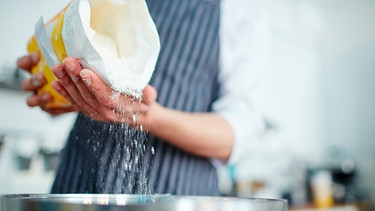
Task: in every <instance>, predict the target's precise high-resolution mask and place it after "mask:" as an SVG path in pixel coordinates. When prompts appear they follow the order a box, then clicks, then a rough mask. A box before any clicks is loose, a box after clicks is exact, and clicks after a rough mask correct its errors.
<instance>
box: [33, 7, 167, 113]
mask: <svg viewBox="0 0 375 211" xmlns="http://www.w3.org/2000/svg"><path fill="white" fill-rule="evenodd" d="M28 51H29V52H34V51H40V53H41V60H40V62H39V64H38V65H36V66H35V67H34V68H33V70H32V73H36V72H38V71H43V72H44V74H45V77H46V79H47V81H48V84H47V85H46V86H45V87H43V88H42V89H41V90H40V92H50V93H51V94H52V96H53V97H54V101H53V102H52V103H51V104H50V105H49V106H50V107H55V108H56V107H68V106H70V105H69V103H68V102H67V101H66V100H65V99H64V98H62V97H61V96H60V95H59V94H58V93H57V92H56V91H55V90H53V89H52V88H51V86H50V85H51V83H52V82H53V81H54V80H56V79H55V77H54V75H53V73H52V71H51V68H52V67H53V65H55V64H58V63H61V62H62V60H63V59H64V58H65V57H66V56H69V57H74V58H77V59H78V60H79V62H80V63H81V64H82V66H83V67H84V68H88V69H91V70H93V71H95V72H96V73H97V74H98V75H99V76H100V77H101V78H102V79H103V80H104V81H105V82H106V83H107V84H108V85H110V86H111V87H112V89H113V90H115V91H117V92H121V93H124V94H128V95H132V96H134V97H137V98H139V97H141V93H142V89H143V88H144V87H145V86H146V85H147V83H148V82H149V80H150V78H151V76H152V73H153V71H154V68H155V64H156V61H157V58H158V55H159V51H160V42H159V35H158V33H157V30H156V26H155V23H154V22H153V20H152V18H151V16H150V14H149V11H148V8H147V5H146V2H145V1H144V0H72V1H71V2H70V3H69V4H68V5H67V7H66V8H64V9H63V10H62V11H61V12H60V13H58V14H57V15H56V17H54V18H53V19H52V20H50V21H49V22H48V23H44V22H43V19H42V18H41V19H40V20H39V21H38V23H37V24H36V25H35V35H34V36H33V37H32V38H31V39H30V41H29V43H28Z"/></svg>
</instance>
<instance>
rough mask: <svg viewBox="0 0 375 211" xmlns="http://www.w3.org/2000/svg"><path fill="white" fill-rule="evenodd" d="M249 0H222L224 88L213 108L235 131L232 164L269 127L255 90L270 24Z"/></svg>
mask: <svg viewBox="0 0 375 211" xmlns="http://www.w3.org/2000/svg"><path fill="white" fill-rule="evenodd" d="M247 2H249V1H247V0H227V1H226V0H223V1H222V13H221V16H222V17H221V29H220V30H221V31H220V36H221V43H220V45H221V53H220V54H221V55H220V56H221V58H220V61H221V69H220V74H219V82H220V83H221V88H220V96H219V98H218V99H217V100H216V101H215V102H214V104H213V111H214V112H216V113H217V114H219V115H221V116H222V117H223V118H224V119H225V120H226V121H227V122H228V123H229V124H230V125H231V127H232V129H233V132H234V145H233V148H232V153H231V157H230V159H229V161H228V164H235V163H237V162H238V161H240V160H241V158H243V156H244V155H246V153H247V150H248V149H249V145H251V142H253V141H256V140H258V139H259V137H260V135H261V134H262V132H263V131H264V128H265V124H264V121H263V118H262V115H261V113H260V112H259V109H258V108H257V104H256V102H255V100H254V92H255V91H256V88H257V87H258V85H259V82H261V81H262V76H263V72H264V70H265V68H266V65H267V62H266V58H267V49H268V48H267V45H268V42H267V40H268V39H267V34H268V33H267V24H266V22H265V21H264V20H263V19H262V18H261V17H260V16H259V14H257V13H256V12H257V11H256V10H255V9H254V8H252V7H251V5H249V4H248V3H247ZM215 163H217V161H216V162H215Z"/></svg>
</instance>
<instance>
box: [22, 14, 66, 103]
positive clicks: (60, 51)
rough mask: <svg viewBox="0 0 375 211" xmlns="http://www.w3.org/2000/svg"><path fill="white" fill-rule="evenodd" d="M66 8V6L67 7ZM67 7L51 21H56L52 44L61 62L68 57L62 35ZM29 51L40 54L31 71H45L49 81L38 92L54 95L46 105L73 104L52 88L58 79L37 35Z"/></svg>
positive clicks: (28, 46)
mask: <svg viewBox="0 0 375 211" xmlns="http://www.w3.org/2000/svg"><path fill="white" fill-rule="evenodd" d="M65 9H66V8H65ZM65 9H64V10H63V11H62V12H60V13H58V14H57V15H56V16H55V17H54V18H53V19H52V20H51V21H50V22H49V23H47V24H52V23H54V24H55V25H54V27H53V30H52V34H51V44H52V47H53V49H54V51H55V54H56V56H57V58H58V59H59V61H60V62H62V60H63V59H64V58H65V57H66V51H65V47H64V43H63V40H62V37H61V31H62V25H63V22H64V11H65ZM27 51H28V52H29V53H31V52H38V53H39V55H40V61H39V63H38V64H37V65H35V66H34V67H33V68H32V71H31V73H32V74H35V73H38V72H43V74H44V77H45V78H46V81H47V83H46V84H45V85H44V86H43V87H42V88H40V89H39V90H38V93H40V94H42V93H46V92H47V93H50V94H51V96H52V97H53V99H52V101H51V102H49V103H48V104H47V105H46V106H47V107H48V108H67V107H70V106H71V104H70V102H69V101H67V100H66V99H65V98H64V97H62V96H61V95H60V94H59V93H58V92H57V91H56V90H55V89H53V88H52V86H51V84H52V82H54V81H55V80H56V78H55V76H54V74H53V72H52V70H51V68H50V67H49V66H48V64H47V62H46V59H45V57H44V55H43V54H42V53H41V51H40V48H39V46H38V42H37V40H36V37H35V35H34V36H33V37H32V38H31V39H30V40H29V42H28V45H27Z"/></svg>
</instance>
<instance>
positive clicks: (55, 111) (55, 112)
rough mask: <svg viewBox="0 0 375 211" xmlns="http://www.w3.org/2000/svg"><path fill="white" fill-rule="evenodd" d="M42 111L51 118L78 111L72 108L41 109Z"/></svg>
mask: <svg viewBox="0 0 375 211" xmlns="http://www.w3.org/2000/svg"><path fill="white" fill-rule="evenodd" d="M42 110H43V111H45V112H47V113H49V114H50V115H51V116H58V115H61V114H65V113H69V112H73V111H78V109H77V108H76V107H74V106H72V107H69V108H42Z"/></svg>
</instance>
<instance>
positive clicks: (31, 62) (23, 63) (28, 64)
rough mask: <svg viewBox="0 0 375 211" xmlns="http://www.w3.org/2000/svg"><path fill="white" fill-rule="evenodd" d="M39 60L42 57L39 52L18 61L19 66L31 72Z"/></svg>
mask: <svg viewBox="0 0 375 211" xmlns="http://www.w3.org/2000/svg"><path fill="white" fill-rule="evenodd" d="M39 59H40V56H39V53H38V52H34V53H30V54H28V55H26V56H22V57H21V58H19V59H18V60H17V66H18V67H19V68H21V69H23V70H26V71H28V72H30V71H31V68H32V67H33V66H35V65H36V64H37V63H38V61H39Z"/></svg>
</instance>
